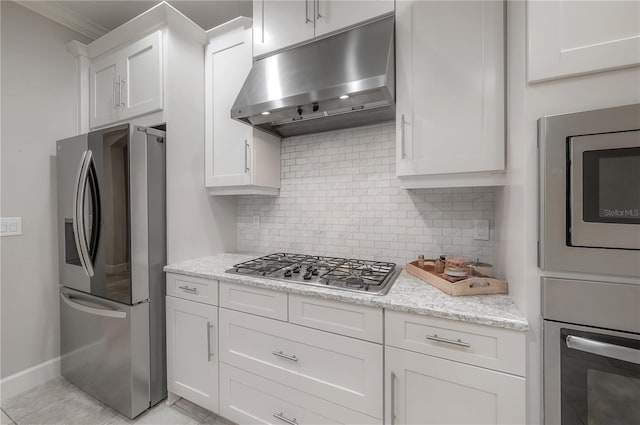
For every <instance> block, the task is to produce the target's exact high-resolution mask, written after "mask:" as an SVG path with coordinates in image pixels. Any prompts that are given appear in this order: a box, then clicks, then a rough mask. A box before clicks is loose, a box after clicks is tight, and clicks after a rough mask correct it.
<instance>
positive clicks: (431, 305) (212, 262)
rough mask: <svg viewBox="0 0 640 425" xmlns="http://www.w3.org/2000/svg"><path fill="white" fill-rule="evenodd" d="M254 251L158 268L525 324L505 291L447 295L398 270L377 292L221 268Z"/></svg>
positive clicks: (517, 326) (516, 326)
mask: <svg viewBox="0 0 640 425" xmlns="http://www.w3.org/2000/svg"><path fill="white" fill-rule="evenodd" d="M258 256H260V255H258V254H219V255H214V256H211V257H202V258H196V259H193V260H187V261H184V262H182V263H177V264H169V265H167V266H165V267H164V271H165V272H168V273H178V274H183V275H188V276H197V277H203V278H208V279H223V280H226V281H229V282H237V283H241V284H244V285H247V286H255V287H259V288H267V289H272V290H275V291H284V292H290V293H294V294H301V295H309V296H313V297H318V298H325V299H330V300H337V301H343V302H348V303H353V304H362V305H370V306H375V307H381V308H386V309H390V310H398V311H405V312H409V313H416V314H424V315H428V316H433V317H441V318H445V319H452V320H460V321H463V322H469V323H477V324H481V325H488V326H494V327H498V328H506V329H513V330H517V331H526V330H527V329H529V324H528V323H527V320H526V319H525V317H524V315H523V314H522V312H520V310H519V309H518V307H517V306H516V305H515V304H514V302H513V300H512V299H511V297H509V296H508V295H468V296H460V297H452V296H449V295H447V294H445V293H444V292H442V291H440V290H439V289H437V288H435V287H433V286H431V285H429V284H428V283H426V282H423V281H422V280H420V279H418V278H416V277H414V276H412V275H410V274H409V273H407V272H406V271H404V270H403V271H402V273H401V274H400V276H399V277H398V279H397V280H396V281H395V283H394V284H393V286H392V287H391V290H390V291H389V293H388V294H387V295H383V296H380V295H370V294H364V293H359V292H351V291H343V290H339V289H329V288H324V287H319V286H313V285H304V284H300V283H289V282H284V281H279V280H271V279H263V278H259V277H253V276H244V275H237V274H230V273H225V270H227V269H230V268H231V267H232V266H233V265H234V264H237V263H241V262H243V261H247V260H250V259H252V258H256V257H258Z"/></svg>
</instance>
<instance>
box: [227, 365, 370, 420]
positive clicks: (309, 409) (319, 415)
mask: <svg viewBox="0 0 640 425" xmlns="http://www.w3.org/2000/svg"><path fill="white" fill-rule="evenodd" d="M220 390H221V391H220V414H221V415H222V416H224V417H225V418H227V419H230V420H232V421H234V422H235V423H238V424H254V423H261V424H273V425H285V424H286V420H287V419H289V420H291V421H294V420H295V422H296V423H298V424H299V425H304V424H381V423H382V421H381V420H380V419H375V418H372V417H371V416H366V415H363V414H362V413H358V412H355V411H353V410H351V409H347V408H345V407H342V406H339V405H337V404H334V403H330V402H328V401H326V400H322V399H320V398H317V397H313V396H311V395H309V394H306V393H304V392H301V391H297V390H295V389H293V388H290V387H287V386H284V385H281V384H278V383H276V382H273V381H269V380H267V379H264V378H261V377H259V376H257V375H254V374H252V373H249V372H247V371H244V370H241V369H237V368H235V367H233V366H229V365H227V364H224V363H220ZM302 406H304V407H302Z"/></svg>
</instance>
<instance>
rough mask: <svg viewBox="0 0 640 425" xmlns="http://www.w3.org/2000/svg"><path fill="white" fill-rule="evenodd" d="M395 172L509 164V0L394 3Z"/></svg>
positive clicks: (476, 169)
mask: <svg viewBox="0 0 640 425" xmlns="http://www.w3.org/2000/svg"><path fill="white" fill-rule="evenodd" d="M396 9H397V11H396V46H397V47H396V72H397V76H396V82H397V93H396V97H397V119H396V123H397V124H396V125H397V133H396V134H397V174H398V176H419V175H433V174H451V173H468V172H484V171H497V170H503V169H504V157H505V150H504V20H503V18H504V10H503V9H504V3H503V2H502V1H412V2H407V1H398V2H397V4H396Z"/></svg>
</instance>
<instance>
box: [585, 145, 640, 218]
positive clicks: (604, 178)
mask: <svg viewBox="0 0 640 425" xmlns="http://www.w3.org/2000/svg"><path fill="white" fill-rule="evenodd" d="M582 160H583V182H584V185H583V202H584V203H583V218H584V221H587V222H597V223H622V224H640V148H625V149H606V150H593V151H586V152H584V153H583V158H582Z"/></svg>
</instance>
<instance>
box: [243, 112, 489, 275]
mask: <svg viewBox="0 0 640 425" xmlns="http://www.w3.org/2000/svg"><path fill="white" fill-rule="evenodd" d="M395 155H396V149H395V126H394V125H393V124H383V125H376V126H371V127H365V128H357V129H349V130H343V131H334V132H329V133H322V134H314V135H309V136H300V137H294V138H289V139H285V140H283V141H282V164H281V165H282V174H281V177H282V180H281V188H280V196H278V197H268V196H240V197H239V199H238V215H239V216H238V248H239V249H240V250H242V251H250V252H264V253H269V252H276V251H285V252H302V253H307V254H317V255H337V256H346V257H355V258H362V259H372V260H380V261H393V262H395V263H398V264H405V263H407V262H408V261H412V260H414V259H415V258H417V257H418V255H420V254H424V255H425V257H427V258H435V257H437V256H438V255H440V254H442V253H446V254H465V255H470V256H474V257H479V258H480V259H481V260H483V261H486V262H489V263H493V259H494V249H493V247H494V240H493V239H494V236H493V235H492V240H490V241H476V240H473V220H474V219H479V218H483V219H489V221H490V228H491V230H492V231H493V229H494V227H495V226H494V219H495V188H493V187H474V188H470V187H466V188H437V189H418V190H411V191H407V190H404V189H401V188H400V185H399V182H398V180H397V178H396V176H395V161H396V159H395ZM254 215H259V216H260V229H255V228H254V227H253V216H254Z"/></svg>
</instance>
